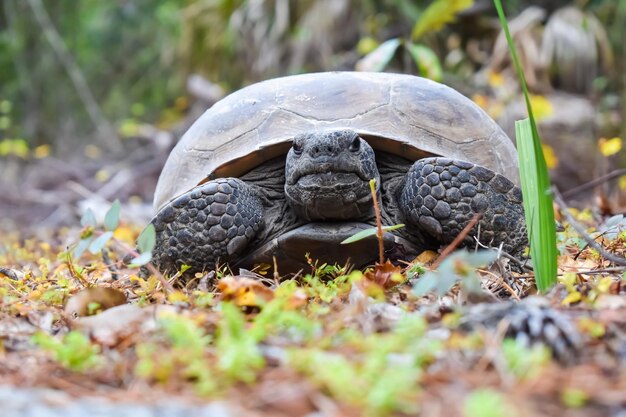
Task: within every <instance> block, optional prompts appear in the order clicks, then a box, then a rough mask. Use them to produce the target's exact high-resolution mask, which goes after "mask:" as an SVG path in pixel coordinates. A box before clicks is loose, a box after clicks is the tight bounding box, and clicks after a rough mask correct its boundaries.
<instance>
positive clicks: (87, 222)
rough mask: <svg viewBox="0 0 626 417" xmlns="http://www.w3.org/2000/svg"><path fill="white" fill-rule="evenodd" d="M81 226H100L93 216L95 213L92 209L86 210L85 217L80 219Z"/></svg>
mask: <svg viewBox="0 0 626 417" xmlns="http://www.w3.org/2000/svg"><path fill="white" fill-rule="evenodd" d="M80 224H81V226H83V227H87V226H91V227H96V226H97V225H98V222H96V216H95V215H94V214H93V211H92V210H91V209H90V208H88V209H87V210H85V213H84V214H83V217H82V218H81V219H80Z"/></svg>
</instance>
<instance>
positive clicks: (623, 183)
mask: <svg viewBox="0 0 626 417" xmlns="http://www.w3.org/2000/svg"><path fill="white" fill-rule="evenodd" d="M617 184H618V185H619V188H620V190H626V175H622V176H621V177H619V180H617Z"/></svg>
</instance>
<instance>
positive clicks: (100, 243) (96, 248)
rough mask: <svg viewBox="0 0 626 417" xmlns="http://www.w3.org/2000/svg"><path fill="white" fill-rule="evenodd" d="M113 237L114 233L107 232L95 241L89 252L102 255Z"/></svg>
mask: <svg viewBox="0 0 626 417" xmlns="http://www.w3.org/2000/svg"><path fill="white" fill-rule="evenodd" d="M112 237H113V232H105V233H103V234H101V235H100V236H99V237H98V238H97V239H94V240H93V242H91V244H90V245H89V252H91V253H93V254H94V255H95V254H97V253H100V251H101V250H102V248H104V245H106V243H107V242H108V241H109V239H111V238H112Z"/></svg>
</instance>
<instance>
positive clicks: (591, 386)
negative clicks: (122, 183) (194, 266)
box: [0, 156, 626, 417]
mask: <svg viewBox="0 0 626 417" xmlns="http://www.w3.org/2000/svg"><path fill="white" fill-rule="evenodd" d="M159 158H162V156H156V157H153V158H152V160H154V161H156V162H154V163H153V164H152V165H151V164H148V163H146V164H144V165H143V168H142V169H143V170H144V171H142V174H138V175H135V174H132V172H135V171H132V172H131V173H128V172H127V174H120V173H124V172H126V171H124V167H118V168H119V169H118V170H117V171H115V170H113V169H112V170H111V172H113V174H114V175H113V177H114V176H115V175H118V176H119V175H127V177H125V178H127V179H128V178H130V179H131V180H130V182H133V181H132V180H133V179H137V178H144V180H145V178H149V177H150V176H151V175H152V174H150V173H151V172H152V171H155V172H158V166H159V164H161V163H162V160H161V159H159ZM142 159H143V160H145V158H142ZM130 160H132V157H130V158H129V161H130ZM47 164H48V166H52V167H54V166H56V165H55V163H54V161H48V162H47ZM153 165H154V166H153ZM94 166H95V165H94ZM5 169H6V167H5ZM51 169H53V168H51ZM56 169H64V170H65V171H67V172H66V175H67V178H65V179H64V180H63V181H64V184H65V189H64V190H65V192H66V193H65V194H64V192H61V191H59V190H58V189H55V188H54V187H52V186H50V187H49V190H47V191H46V190H45V188H46V187H44V186H40V188H38V189H36V190H34V191H33V190H23V192H22V193H21V194H20V193H19V192H18V191H16V190H17V189H14V190H13V192H12V191H11V190H9V189H7V192H6V193H5V194H4V197H3V198H4V200H2V198H0V200H2V201H0V204H5V207H11V204H12V201H15V200H16V199H18V198H22V199H24V198H31V199H33V201H35V200H36V198H37V192H39V191H41V190H42V189H44V191H45V195H46V196H47V197H46V198H49V199H50V201H52V200H53V198H52V197H53V196H54V195H55V194H56V195H57V196H58V198H64V199H65V200H66V201H70V200H71V198H70V197H71V196H70V194H68V193H71V192H73V193H74V197H73V198H74V200H78V199H79V197H80V199H82V200H88V201H89V202H90V203H92V205H93V204H95V205H96V206H98V205H99V206H100V208H102V210H100V211H101V212H102V213H100V215H98V214H97V215H96V216H95V217H97V218H99V219H103V218H104V212H106V211H107V210H109V206H108V203H106V202H105V203H103V202H102V201H99V200H98V201H96V200H94V199H95V197H94V195H99V194H102V193H97V192H96V193H94V195H91V194H90V193H89V192H87V191H85V190H86V189H87V188H88V187H84V189H81V188H80V187H79V186H78V185H76V184H78V182H79V181H78V180H79V179H80V178H81V177H80V175H79V174H80V172H79V171H77V173H72V170H73V169H76V167H75V166H70V165H68V166H66V167H61V168H59V167H58V166H57V167H56ZM17 172H18V176H20V175H21V174H19V172H20V171H17ZM42 172H45V171H42ZM131 174H132V175H131ZM26 175H27V174H24V175H22V178H23V179H24V178H27V179H31V178H32V177H29V176H26ZM72 175H75V177H72ZM93 175H94V176H95V177H97V175H98V174H97V171H94V172H93ZM41 176H42V175H40V177H41ZM43 177H45V176H43ZM38 181H43V179H42V178H38ZM56 181H57V183H58V181H59V179H58V178H57V179H56ZM26 183H28V181H26V182H22V183H21V184H22V187H23V186H24V184H26ZM72 183H75V184H74V185H71V184H72ZM109 183H110V182H109ZM127 183H128V181H127ZM68 184H70V185H69V188H68ZM145 188H149V187H141V189H145ZM68 190H70V191H68ZM77 190H78V193H77ZM80 191H83V193H82V195H81V193H80ZM100 191H102V190H100ZM128 192H129V193H131V194H132V191H128ZM77 196H79V197H77ZM144 197H145V196H139V197H138V198H137V199H136V200H138V201H139V203H137V205H136V206H133V207H135V209H136V211H137V212H138V213H140V214H138V215H136V216H135V215H134V214H133V213H131V212H132V211H133V209H132V207H131V206H130V205H124V206H123V207H122V210H121V211H122V216H121V218H122V220H121V221H120V222H117V221H116V222H114V224H111V218H109V219H108V220H104V223H105V224H104V225H103V224H102V220H100V221H99V222H95V220H94V219H87V220H85V217H84V216H83V224H82V226H81V225H80V224H79V221H78V219H77V220H75V221H70V222H69V224H65V225H63V224H60V223H59V224H57V223H55V219H56V218H64V219H67V218H72V217H71V216H70V217H68V216H66V215H65V211H64V210H66V208H64V207H62V206H60V205H56V206H55V207H53V208H48V209H47V210H48V211H46V212H42V213H38V214H37V213H35V211H33V212H32V213H28V212H27V211H22V212H20V213H15V215H16V216H19V215H21V216H22V217H24V218H26V219H28V216H29V215H30V216H34V217H32V218H38V219H40V220H33V222H31V224H30V225H28V224H27V222H24V221H23V220H21V221H20V222H17V221H15V222H8V221H7V220H6V219H5V221H4V223H2V228H3V231H4V233H2V235H1V238H0V267H1V269H0V342H1V344H0V385H3V387H2V389H0V398H4V399H3V400H2V403H3V407H5V410H9V411H8V412H9V413H11V412H13V414H8V415H9V416H13V415H16V416H17V415H44V416H45V415H46V414H45V413H44V411H48V412H49V415H61V414H63V415H65V416H68V415H70V416H73V415H76V416H80V415H87V414H90V412H89V410H101V412H103V413H105V414H106V413H109V414H113V413H115V414H116V415H125V414H128V415H131V414H132V415H136V413H140V415H177V414H181V415H183V414H189V413H190V412H194V413H197V414H201V415H212V416H213V415H214V416H221V415H238V416H245V415H259V416H281V415H284V416H314V415H318V416H319V415H324V416H352V415H371V416H378V415H397V416H404V415H415V414H419V415H425V416H456V415H459V416H466V417H474V416H534V415H536V416H540V415H541V416H583V415H584V416H624V415H626V286H625V285H624V280H625V279H626V275H625V272H624V271H625V268H624V267H623V266H621V265H619V263H615V262H612V261H610V260H607V258H606V256H605V255H606V254H611V255H612V256H613V257H616V258H617V259H618V260H619V259H624V255H625V253H626V220H625V219H624V216H623V215H620V214H616V213H619V212H623V208H621V210H620V208H619V207H618V208H617V209H616V210H615V212H614V213H605V214H603V215H600V214H598V212H599V210H597V209H595V208H593V209H586V210H582V211H580V210H572V211H571V213H572V214H573V215H574V218H575V219H576V222H577V223H580V224H581V225H582V226H583V227H584V229H585V230H586V231H587V233H588V234H589V235H590V236H591V237H592V238H593V239H594V240H595V241H596V242H597V243H598V244H600V246H601V249H602V251H598V250H596V249H593V248H591V247H589V245H588V244H587V242H585V241H584V240H583V239H582V238H581V236H579V235H578V234H577V232H576V231H574V229H573V228H572V227H571V225H570V224H569V223H568V222H567V221H566V220H565V219H562V218H561V222H562V224H563V226H564V230H563V231H560V232H558V249H559V252H560V256H559V260H558V265H559V276H558V284H557V285H556V286H555V287H554V288H553V289H552V290H551V291H549V292H548V293H547V294H545V295H541V296H534V297H529V298H528V299H526V300H525V301H522V302H519V301H518V300H520V299H524V298H525V297H527V296H529V295H533V294H535V293H536V289H535V286H534V279H533V275H532V272H530V271H528V270H527V269H524V268H523V267H521V268H520V266H519V265H516V263H515V261H512V260H509V259H507V258H503V257H501V258H499V260H498V261H496V262H495V263H493V264H492V265H491V266H489V267H486V266H485V264H488V263H489V261H488V259H487V258H489V259H492V258H494V257H495V255H493V253H492V254H490V255H488V256H487V257H486V258H485V256H484V255H481V254H480V253H479V254H476V253H473V251H470V252H466V251H459V252H455V253H453V254H452V255H450V256H448V257H447V258H446V259H444V260H443V262H440V260H437V258H438V256H439V254H437V253H431V252H427V253H425V254H423V255H422V256H420V257H419V258H418V259H416V260H414V261H413V262H411V263H410V264H408V265H401V266H400V267H397V268H391V267H382V266H376V267H372V268H370V269H368V270H364V271H354V270H352V269H351V268H349V267H346V266H337V265H319V264H316V262H315V260H311V261H310V268H309V269H308V270H305V271H302V272H301V273H300V274H298V275H297V276H295V277H294V276H291V277H282V276H278V275H275V274H272V273H271V271H270V269H268V268H261V269H259V270H257V271H256V272H249V271H228V270H226V269H221V270H219V271H212V272H209V273H206V274H204V273H203V274H196V275H195V276H194V277H192V279H190V280H186V281H183V280H181V279H180V277H179V276H178V275H174V276H169V277H163V276H159V275H158V274H157V275H154V274H152V275H150V276H144V275H143V274H141V273H140V270H139V268H133V267H130V266H129V265H128V254H129V249H128V248H132V247H135V242H136V239H137V237H138V235H139V233H140V232H141V230H142V228H143V226H144V225H145V221H146V219H147V216H146V212H147V213H149V206H148V205H147V204H143V205H142V204H141V203H140V202H141V201H142V199H143V198H144ZM146 199H147V197H146ZM131 200H132V199H131ZM45 203H46V199H45V198H43V199H41V200H40V201H38V202H33V206H31V207H30V208H31V209H32V210H35V209H36V208H37V207H34V205H36V204H40V205H45ZM72 204H75V201H74V202H73V203H72ZM103 205H104V206H103ZM13 207H15V206H13ZM137 207H138V208H137ZM24 210H26V209H24ZM39 210H40V211H41V210H43V209H41V208H40V209H39ZM55 210H56V211H59V212H58V213H56V214H55ZM142 210H143V212H142ZM44 211H45V210H44ZM96 212H97V210H96ZM109 212H110V210H109ZM129 213H130V214H129ZM112 214H114V216H113V217H118V214H117V213H112ZM142 215H143V216H144V217H143V218H142ZM36 216H39V217H36ZM133 216H134V217H133ZM109 217H111V216H109ZM103 235H106V236H107V239H104V238H103V239H101V241H99V242H97V241H98V239H97V236H103ZM87 236H91V241H90V246H91V247H90V248H88V249H91V252H93V253H91V252H90V251H89V250H86V251H84V253H82V254H77V252H76V246H77V245H78V244H79V243H80V241H81V238H82V240H85V237H87ZM74 255H78V256H74ZM439 262H440V263H439ZM277 263H278V269H279V270H280V260H277ZM433 263H436V264H438V267H437V268H432V267H433ZM431 269H433V270H431ZM516 271H517V272H516ZM427 281H430V283H431V284H432V285H431V286H433V287H435V288H434V291H424V288H423V286H424V284H423V283H424V282H427ZM478 281H480V283H481V286H478V287H477V286H476V283H477V282H478ZM420 282H422V284H420ZM481 287H482V289H480V288H481ZM520 305H522V306H524V307H523V309H519V308H518V307H519V306H520ZM485 306H488V307H485ZM485 311H487V314H486V315H485V314H484V313H485ZM489 311H491V313H489ZM516 311H517V313H515V314H517V316H516V315H515V314H513V315H510V314H509V315H505V314H502V312H509V313H510V312H516ZM493 312H495V313H493ZM498 312H500V313H498ZM485 317H491V319H490V318H485ZM493 317H495V318H496V319H495V320H494V319H493ZM534 326H538V327H534ZM529 340H530V341H531V342H533V341H534V342H539V343H536V344H534V345H532V346H529V345H528V344H525V343H524V342H525V341H526V342H527V341H529ZM540 342H545V344H542V343H540ZM94 397H97V398H99V399H94ZM94 404H95V405H94ZM81 407H82V408H81ZM42 410H43V411H42ZM167 410H169V411H167ZM55 413H56V414H55ZM141 413H143V414H141ZM163 413H165V414H163ZM202 413H204V414H202Z"/></svg>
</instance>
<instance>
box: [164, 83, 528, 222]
mask: <svg viewBox="0 0 626 417" xmlns="http://www.w3.org/2000/svg"><path fill="white" fill-rule="evenodd" d="M331 128H350V129H352V130H354V131H356V132H357V133H358V134H359V135H360V136H361V137H362V138H364V139H365V140H367V142H368V143H369V144H370V145H371V146H372V147H373V148H374V149H375V150H378V151H384V152H389V153H391V154H396V155H399V156H402V157H404V158H406V159H409V160H417V159H420V158H423V157H427V156H445V157H449V158H452V159H459V160H465V161H469V162H472V163H475V164H479V165H482V166H484V167H486V168H490V169H492V170H494V171H496V172H498V173H500V174H502V175H504V176H506V177H507V178H509V179H511V180H512V181H513V182H515V183H519V180H518V171H517V153H516V150H515V147H514V146H513V143H512V142H511V140H510V139H509V138H508V137H507V136H506V134H505V133H504V132H503V131H502V129H500V127H499V126H498V125H497V124H496V123H495V122H494V121H493V119H491V118H490V117H489V116H488V115H487V114H486V113H485V112H484V111H483V110H482V109H481V108H480V107H478V106H477V105H476V104H475V103H473V102H472V101H471V100H469V99H468V98H466V97H464V96H463V95H461V94H460V93H458V92H457V91H455V90H453V89H452V88H449V87H446V86H444V85H442V84H439V83H436V82H434V81H431V80H428V79H424V78H420V77H416V76H412V75H405V74H390V73H364V72H325V73H313V74H303V75H293V76H288V77H282V78H276V79H272V80H268V81H263V82H260V83H256V84H253V85H250V86H248V87H245V88H243V89H241V90H239V91H237V92H234V93H232V94H230V95H229V96H227V97H225V98H224V99H222V100H220V101H219V102H217V103H216V104H215V105H214V106H212V107H211V108H210V109H208V110H207V111H206V112H205V113H204V114H203V115H202V116H201V117H200V118H199V119H198V120H197V121H196V122H195V123H194V124H193V126H192V127H191V128H190V129H189V130H188V131H187V132H186V133H185V135H184V136H183V137H182V139H181V140H180V142H179V143H178V144H177V145H176V147H175V148H174V150H173V151H172V153H171V154H170V156H169V158H168V160H167V162H166V164H165V167H164V168H163V171H162V173H161V176H160V178H159V182H158V184H157V188H156V192H155V197H154V207H155V209H157V210H158V209H160V208H161V207H162V206H163V205H164V204H165V203H167V202H168V201H169V200H170V199H172V198H174V197H176V196H178V195H180V194H183V193H185V192H187V191H189V190H190V189H191V188H193V187H194V186H196V185H198V184H199V183H201V182H203V181H205V180H206V179H207V178H210V179H212V178H219V177H237V176H239V175H242V174H244V173H246V172H248V171H250V170H251V169H253V168H254V167H256V166H258V165H260V164H262V163H263V162H265V161H268V160H270V159H272V158H276V157H278V156H281V155H286V154H287V151H288V149H289V147H290V146H291V141H292V139H293V137H294V136H295V135H297V134H299V133H302V132H306V131H311V130H323V129H331Z"/></svg>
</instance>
